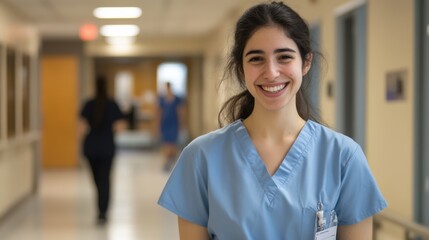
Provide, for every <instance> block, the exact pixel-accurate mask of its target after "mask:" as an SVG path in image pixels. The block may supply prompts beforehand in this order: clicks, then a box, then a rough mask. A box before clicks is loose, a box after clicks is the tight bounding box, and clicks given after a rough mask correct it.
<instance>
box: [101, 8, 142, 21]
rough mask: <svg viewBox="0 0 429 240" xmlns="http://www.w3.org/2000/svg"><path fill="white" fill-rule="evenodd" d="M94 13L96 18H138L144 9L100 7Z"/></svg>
mask: <svg viewBox="0 0 429 240" xmlns="http://www.w3.org/2000/svg"><path fill="white" fill-rule="evenodd" d="M93 14H94V16H95V17H96V18H138V17H140V16H141V15H142V10H141V9H140V8H138V7H99V8H96V9H94V12H93Z"/></svg>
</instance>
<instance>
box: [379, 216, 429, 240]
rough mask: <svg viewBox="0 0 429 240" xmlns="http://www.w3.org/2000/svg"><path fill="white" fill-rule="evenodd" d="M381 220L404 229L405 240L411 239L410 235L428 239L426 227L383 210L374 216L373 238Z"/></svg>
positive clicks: (428, 233) (428, 231) (428, 230)
mask: <svg viewBox="0 0 429 240" xmlns="http://www.w3.org/2000/svg"><path fill="white" fill-rule="evenodd" d="M382 222H390V223H393V224H395V225H398V226H400V227H401V228H403V229H404V230H405V236H404V239H406V240H412V239H413V238H412V236H419V237H422V239H429V228H428V227H426V226H424V225H421V224H418V223H416V222H413V221H408V220H404V219H403V218H401V217H399V216H397V215H395V214H392V213H389V212H386V211H383V212H381V213H379V214H377V215H375V216H374V230H373V232H374V234H373V239H374V240H376V239H377V234H376V233H377V230H378V229H379V228H380V227H381V224H382ZM411 234H413V235H411Z"/></svg>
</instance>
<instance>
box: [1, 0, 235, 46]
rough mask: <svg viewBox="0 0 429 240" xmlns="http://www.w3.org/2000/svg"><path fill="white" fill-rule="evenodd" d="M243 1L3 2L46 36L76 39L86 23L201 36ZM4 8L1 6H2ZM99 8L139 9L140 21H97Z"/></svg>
mask: <svg viewBox="0 0 429 240" xmlns="http://www.w3.org/2000/svg"><path fill="white" fill-rule="evenodd" d="M242 2H243V0H2V1H1V4H3V5H4V6H5V7H7V8H8V9H11V11H13V12H14V15H18V16H20V17H21V18H24V19H26V20H28V21H30V22H31V23H33V24H35V25H36V26H37V27H38V28H39V30H40V32H41V34H42V36H43V37H47V38H49V37H62V38H68V37H75V38H77V36H78V33H79V28H80V27H81V26H82V25H83V24H94V25H96V26H101V25H105V24H136V25H138V26H139V27H140V29H141V34H140V37H146V38H165V37H198V36H201V35H204V34H206V33H208V32H210V31H212V30H213V29H214V28H215V27H217V26H218V25H219V24H220V23H221V22H222V21H223V19H224V18H225V17H226V16H227V15H229V14H230V13H231V12H232V11H234V10H236V9H237V7H238V6H239V5H240V4H241V3H242ZM0 7H1V5H0ZM96 7H140V8H141V9H142V16H141V17H140V18H138V19H120V20H106V19H96V18H95V17H93V15H92V12H93V10H94V9H95V8H96Z"/></svg>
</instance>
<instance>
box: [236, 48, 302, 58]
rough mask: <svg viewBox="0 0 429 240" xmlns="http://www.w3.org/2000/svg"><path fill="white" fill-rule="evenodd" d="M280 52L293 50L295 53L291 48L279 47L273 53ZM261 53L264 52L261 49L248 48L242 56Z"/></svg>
mask: <svg viewBox="0 0 429 240" xmlns="http://www.w3.org/2000/svg"><path fill="white" fill-rule="evenodd" d="M282 52H293V53H295V52H296V51H295V50H293V49H292V48H279V49H276V50H274V53H282ZM262 53H264V51H262V50H250V51H248V52H247V53H246V54H245V55H244V56H247V55H250V54H262Z"/></svg>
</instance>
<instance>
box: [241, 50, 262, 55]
mask: <svg viewBox="0 0 429 240" xmlns="http://www.w3.org/2000/svg"><path fill="white" fill-rule="evenodd" d="M261 53H264V51H262V50H250V51H248V52H247V53H246V54H245V55H244V56H247V55H249V54H261Z"/></svg>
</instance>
